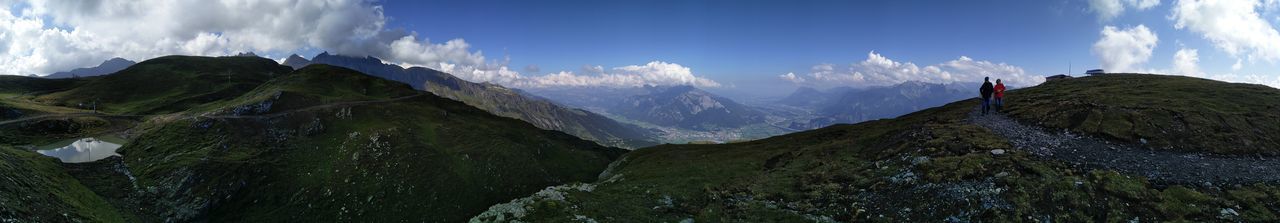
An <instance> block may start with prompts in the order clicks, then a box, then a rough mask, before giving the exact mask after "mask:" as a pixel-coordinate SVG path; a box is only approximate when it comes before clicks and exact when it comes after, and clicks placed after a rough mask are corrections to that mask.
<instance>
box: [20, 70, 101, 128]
mask: <svg viewBox="0 0 1280 223" xmlns="http://www.w3.org/2000/svg"><path fill="white" fill-rule="evenodd" d="M87 80H89V79H88V78H84V79H44V78H36V77H23V76H10V75H0V121H3V120H10V119H17V118H21V117H25V116H30V115H39V114H45V113H71V112H79V111H80V110H78V109H74V108H66V107H58V106H50V105H45V104H41V103H35V102H33V101H32V99H34V98H35V96H37V95H40V94H45V93H50V92H57V91H63V90H67V89H70V88H73V87H75V86H78V85H80V84H82V83H84V82H87Z"/></svg>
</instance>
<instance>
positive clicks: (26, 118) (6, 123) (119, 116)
mask: <svg viewBox="0 0 1280 223" xmlns="http://www.w3.org/2000/svg"><path fill="white" fill-rule="evenodd" d="M71 117H103V118H136V117H142V115H108V114H102V113H58V114H42V115H35V116H27V117H22V118H19V119H13V120H8V121H0V125H8V124H13V123H19V122H25V121H31V120H36V119H46V118H71Z"/></svg>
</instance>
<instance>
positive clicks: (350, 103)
mask: <svg viewBox="0 0 1280 223" xmlns="http://www.w3.org/2000/svg"><path fill="white" fill-rule="evenodd" d="M426 94H427V93H422V92H419V93H418V94H414V95H409V96H404V97H398V98H388V99H379V100H369V101H347V102H334V103H328V104H322V105H315V106H311V107H306V108H299V109H293V110H288V111H281V112H276V113H271V114H265V115H190V116H175V117H177V118H193V117H203V118H213V119H270V118H276V117H280V116H284V115H288V114H291V113H295V112H303V111H314V110H320V109H328V108H336V107H348V106H356V105H365V104H376V103H387V102H395V101H403V100H408V99H411V98H416V97H420V96H424V95H426ZM144 116H145V115H112V114H103V113H57V114H42V115H35V116H29V117H23V118H19V119H13V120H8V121H0V126H3V125H7V124H13V123H20V122H25V121H31V120H38V119H46V118H70V117H104V118H136V117H144Z"/></svg>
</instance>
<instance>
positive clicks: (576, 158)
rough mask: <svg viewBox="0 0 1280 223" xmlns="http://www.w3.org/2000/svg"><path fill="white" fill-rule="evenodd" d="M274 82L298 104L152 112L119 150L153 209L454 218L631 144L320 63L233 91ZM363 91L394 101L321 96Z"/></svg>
mask: <svg viewBox="0 0 1280 223" xmlns="http://www.w3.org/2000/svg"><path fill="white" fill-rule="evenodd" d="M375 88H381V89H375ZM364 89H369V90H368V91H365V90H364ZM273 92H279V94H280V95H283V96H280V97H279V99H275V97H274V96H273V97H270V98H269V99H266V100H268V101H271V100H278V101H273V102H271V104H277V103H278V104H280V105H289V106H286V107H276V106H272V109H269V110H268V111H267V112H265V113H262V114H266V115H259V114H258V113H250V114H243V115H245V116H233V115H220V116H215V117H201V118H184V119H176V120H172V121H152V122H149V123H146V124H144V127H143V130H142V131H145V133H144V134H142V135H141V136H139V137H137V139H136V140H135V141H133V142H131V143H130V144H127V145H125V146H124V147H122V148H121V149H120V150H119V152H120V153H121V154H123V155H124V157H125V163H126V164H127V165H128V166H129V167H130V168H131V169H132V171H133V173H134V175H135V176H137V178H138V183H139V185H140V186H141V187H142V188H147V189H146V193H147V194H148V196H150V197H154V198H155V203H152V204H149V205H152V206H154V207H161V208H155V209H154V210H156V211H155V212H154V213H148V214H150V215H155V216H160V217H161V218H165V219H171V220H209V221H215V222H223V221H247V220H253V221H267V222H271V221H355V222H367V221H411V222H421V221H428V222H457V221H461V220H465V219H467V218H469V217H470V216H474V215H475V214H478V213H480V212H481V211H483V210H484V208H486V207H488V206H490V205H492V204H496V203H500V202H505V201H507V200H510V199H513V198H516V197H519V196H523V195H525V194H528V193H532V192H534V191H537V190H539V189H541V188H543V187H546V186H551V185H558V184H564V183H570V182H586V181H590V180H593V179H594V178H595V176H596V174H598V173H599V172H600V171H601V170H603V169H604V168H605V167H606V165H608V164H609V163H610V162H612V161H613V160H614V159H616V158H617V157H618V156H620V155H621V154H622V152H624V151H623V150H621V149H617V148H609V147H603V146H599V145H597V144H595V143H592V142H590V141H585V140H581V139H577V138H575V137H573V136H570V135H567V134H563V133H560V132H556V131H548V130H541V129H538V128H536V127H534V126H532V125H530V124H528V123H525V122H522V121H519V120H516V119H511V118H503V117H498V116H495V115H492V114H489V113H487V112H484V111H482V110H479V109H476V108H474V107H471V106H467V105H465V104H463V103H461V102H457V101H454V100H451V99H446V98H441V97H437V96H434V95H430V94H420V95H419V96H416V97H402V96H403V95H405V94H409V95H413V94H416V92H415V91H413V90H412V89H411V88H409V87H408V86H407V85H403V84H399V83H395V82H390V81H387V80H382V79H377V78H371V77H368V76H364V75H363V74H359V73H356V72H354V71H350V70H347V69H342V68H336V67H329V66H323V65H312V66H309V67H307V68H304V69H301V70H298V71H297V72H295V73H293V74H289V75H286V76H284V77H280V78H277V79H274V80H271V81H268V82H267V83H266V84H263V85H262V86H260V87H259V88H258V89H255V90H253V91H252V93H249V94H246V95H245V96H243V97H241V98H237V99H234V100H229V101H230V102H246V103H243V104H241V105H236V106H244V105H260V104H262V102H263V100H260V99H261V96H260V95H273V94H277V93H273ZM397 98H400V99H397ZM392 99H395V100H392ZM287 100H291V101H292V102H285V101H287ZM364 100H390V101H384V102H381V103H365V104H352V105H344V106H333V107H326V105H332V103H340V102H343V101H364ZM225 110H227V109H223V111H225ZM140 202H144V203H145V202H148V201H140Z"/></svg>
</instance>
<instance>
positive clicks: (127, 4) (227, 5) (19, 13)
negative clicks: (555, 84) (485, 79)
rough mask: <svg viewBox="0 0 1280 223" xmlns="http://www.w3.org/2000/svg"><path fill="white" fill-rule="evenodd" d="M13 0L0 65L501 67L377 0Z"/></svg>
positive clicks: (4, 21) (1, 38) (39, 68)
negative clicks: (158, 61) (336, 58)
mask: <svg viewBox="0 0 1280 223" xmlns="http://www.w3.org/2000/svg"><path fill="white" fill-rule="evenodd" d="M19 2H20V3H16V4H14V2H8V3H10V4H7V5H8V8H9V9H10V10H12V11H5V12H0V73H5V74H27V73H36V74H45V73H51V72H56V71H63V70H70V69H73V68H79V67H87V66H93V65H96V64H98V63H101V62H102V61H103V60H106V59H108V58H112V57H123V58H126V59H132V60H144V59H150V58H153V57H157V56H163V55H170V54H185V55H206V56H217V55H230V54H234V53H236V52H243V51H257V52H259V54H260V55H261V54H263V53H271V52H275V53H280V54H289V53H292V52H295V51H299V50H304V49H324V50H327V51H330V52H332V53H336V54H341V55H349V56H366V55H370V56H375V57H379V58H382V59H384V60H387V61H393V62H397V63H408V64H437V63H442V62H444V63H451V64H459V65H460V66H469V67H473V68H475V69H480V70H486V71H487V70H493V71H494V72H501V71H500V69H499V68H498V67H497V66H491V64H487V62H485V60H484V56H483V54H481V53H480V52H478V51H476V52H472V50H471V49H470V45H469V44H467V43H466V42H465V41H464V40H462V39H454V40H449V41H446V42H444V43H431V42H430V41H428V40H427V39H426V38H419V37H418V34H416V33H408V32H405V31H403V30H391V29H387V28H386V27H385V26H386V22H387V18H386V16H384V15H383V11H382V7H381V6H379V5H375V3H374V2H371V1H364V0H325V1H308V0H262V1H242V0H209V1H169V0H102V1H52V0H28V1H19ZM498 65H503V64H498Z"/></svg>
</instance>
